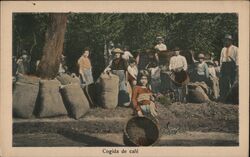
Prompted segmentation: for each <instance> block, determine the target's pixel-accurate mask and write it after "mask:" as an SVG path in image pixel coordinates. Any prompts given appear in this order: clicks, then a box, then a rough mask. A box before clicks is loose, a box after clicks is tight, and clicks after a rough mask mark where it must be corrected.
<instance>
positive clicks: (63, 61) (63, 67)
mask: <svg viewBox="0 0 250 157" xmlns="http://www.w3.org/2000/svg"><path fill="white" fill-rule="evenodd" d="M67 70H68V67H67V65H66V57H65V56H64V55H63V54H62V55H61V62H60V64H59V70H58V73H59V74H62V73H66V72H67Z"/></svg>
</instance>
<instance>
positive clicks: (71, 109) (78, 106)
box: [61, 83, 90, 119]
mask: <svg viewBox="0 0 250 157" xmlns="http://www.w3.org/2000/svg"><path fill="white" fill-rule="evenodd" d="M61 93H62V97H63V100H64V102H65V106H66V108H67V110H68V113H69V115H70V116H71V117H73V118H75V119H79V118H81V117H82V116H84V115H85V114H86V113H87V112H88V110H89V108H90V106H89V102H88V100H87V98H86V96H85V95H84V93H83V90H82V88H81V86H80V84H76V83H75V84H68V85H65V86H61Z"/></svg>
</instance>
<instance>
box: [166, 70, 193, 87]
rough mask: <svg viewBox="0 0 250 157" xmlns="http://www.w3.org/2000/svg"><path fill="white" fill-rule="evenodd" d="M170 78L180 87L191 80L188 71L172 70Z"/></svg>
mask: <svg viewBox="0 0 250 157" xmlns="http://www.w3.org/2000/svg"><path fill="white" fill-rule="evenodd" d="M170 78H171V80H172V82H173V83H174V84H175V85H176V86H179V87H181V86H184V85H187V84H188V83H189V81H190V79H189V76H188V73H187V72H186V71H180V72H172V73H171V74H170Z"/></svg>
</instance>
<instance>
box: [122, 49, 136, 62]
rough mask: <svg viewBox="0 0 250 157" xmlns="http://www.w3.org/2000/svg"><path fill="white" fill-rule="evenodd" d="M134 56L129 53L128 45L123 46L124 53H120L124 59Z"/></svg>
mask: <svg viewBox="0 0 250 157" xmlns="http://www.w3.org/2000/svg"><path fill="white" fill-rule="evenodd" d="M133 57H134V56H133V55H132V54H131V52H130V51H129V48H128V46H125V47H124V53H123V55H122V58H123V59H125V60H126V61H128V60H129V58H133Z"/></svg>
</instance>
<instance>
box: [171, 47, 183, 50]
mask: <svg viewBox="0 0 250 157" xmlns="http://www.w3.org/2000/svg"><path fill="white" fill-rule="evenodd" d="M173 51H181V50H180V48H179V47H175V48H174V49H173Z"/></svg>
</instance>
